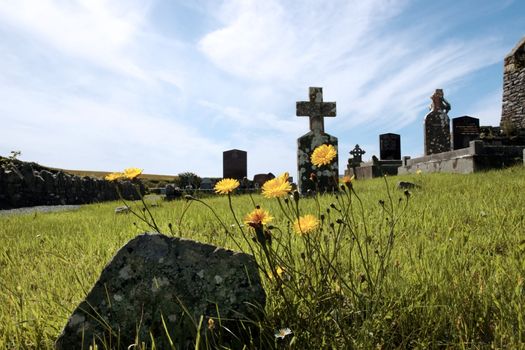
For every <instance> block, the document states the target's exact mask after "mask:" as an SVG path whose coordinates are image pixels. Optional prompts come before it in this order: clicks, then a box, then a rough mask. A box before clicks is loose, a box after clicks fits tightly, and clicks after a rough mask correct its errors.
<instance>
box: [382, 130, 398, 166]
mask: <svg viewBox="0 0 525 350" xmlns="http://www.w3.org/2000/svg"><path fill="white" fill-rule="evenodd" d="M379 159H381V160H401V136H400V135H398V134H392V133H388V134H381V135H379Z"/></svg>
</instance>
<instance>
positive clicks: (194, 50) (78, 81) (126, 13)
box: [0, 0, 525, 178]
mask: <svg viewBox="0 0 525 350" xmlns="http://www.w3.org/2000/svg"><path fill="white" fill-rule="evenodd" d="M524 13H525V1H523V0H514V1H513V0H498V1H493V0H440V1H428V0H366V1H363V0H355V1H354V0H341V1H339V0H330V1H327V0H253V1H252V0H224V1H219V0H191V1H190V0H188V1H183V0H111V1H109V0H108V1H105V0H16V1H15V0H3V1H0V67H1V69H0V155H1V156H8V155H9V154H10V152H11V151H14V150H17V151H21V152H22V155H21V156H20V159H22V160H26V161H33V162H37V163H39V164H42V165H46V166H51V167H58V168H65V169H77V170H80V169H81V170H98V171H119V170H122V169H124V168H128V167H139V168H143V169H144V172H145V173H150V174H166V175H176V174H178V173H181V172H186V171H190V172H194V173H196V174H198V175H199V176H201V177H221V176H222V152H223V151H226V150H230V149H241V150H244V151H247V152H248V177H250V178H251V177H253V175H254V174H259V173H268V172H272V173H274V174H280V173H282V172H284V171H288V172H289V173H290V175H292V176H294V177H295V176H296V173H297V160H296V157H297V156H296V154H297V149H296V147H297V138H299V137H300V136H302V135H303V134H305V133H307V132H308V131H309V127H308V125H309V123H308V118H305V117H296V111H295V106H296V101H304V100H307V99H308V88H309V87H310V86H318V87H322V88H323V94H324V100H325V101H329V102H332V101H335V102H336V103H337V116H336V117H335V118H326V119H325V131H326V132H328V133H329V134H331V135H334V136H336V137H338V139H339V169H340V173H342V172H343V169H344V167H345V166H346V162H347V159H348V157H349V153H348V152H349V151H350V150H351V149H352V148H353V147H354V146H355V145H356V144H359V145H360V146H361V147H362V148H363V149H364V150H365V151H366V154H365V155H364V157H363V158H364V159H365V160H367V159H370V158H371V157H372V155H379V134H382V133H388V132H392V133H398V134H400V135H401V152H402V155H408V156H412V157H416V156H420V155H422V154H423V121H424V117H425V115H426V113H428V106H429V104H430V98H429V97H430V96H431V95H432V93H433V92H434V90H435V89H436V88H442V89H444V92H445V98H446V99H447V100H448V101H449V102H450V104H451V106H452V109H451V111H450V112H449V116H450V117H451V118H454V117H459V116H463V115H470V116H473V117H477V118H480V123H481V125H499V120H500V117H501V96H502V80H503V59H504V57H505V55H506V54H507V53H509V52H510V51H511V50H512V48H513V47H514V46H515V45H516V44H517V43H518V41H519V40H520V39H521V38H522V37H523V36H524V35H525V16H523V14H524Z"/></svg>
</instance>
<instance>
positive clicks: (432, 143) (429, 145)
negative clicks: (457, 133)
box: [424, 89, 450, 155]
mask: <svg viewBox="0 0 525 350" xmlns="http://www.w3.org/2000/svg"><path fill="white" fill-rule="evenodd" d="M430 99H431V100H432V104H431V105H430V113H428V114H427V116H426V117H425V135H424V136H425V155H430V154H435V153H442V152H448V151H450V119H449V117H448V112H449V111H450V104H449V103H448V101H447V100H446V99H445V97H444V94H443V90H442V89H436V92H434V95H432V96H431V97H430Z"/></svg>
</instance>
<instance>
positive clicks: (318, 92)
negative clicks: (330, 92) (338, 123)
mask: <svg viewBox="0 0 525 350" xmlns="http://www.w3.org/2000/svg"><path fill="white" fill-rule="evenodd" d="M309 95H310V101H298V102H297V105H296V107H297V108H296V115H297V116H298V117H310V131H318V132H324V119H323V118H324V117H335V114H336V111H335V102H323V88H320V87H310V93H309Z"/></svg>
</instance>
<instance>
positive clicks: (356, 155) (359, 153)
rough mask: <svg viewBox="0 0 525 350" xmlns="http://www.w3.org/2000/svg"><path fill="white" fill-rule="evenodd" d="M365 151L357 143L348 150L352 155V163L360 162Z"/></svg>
mask: <svg viewBox="0 0 525 350" xmlns="http://www.w3.org/2000/svg"><path fill="white" fill-rule="evenodd" d="M365 153H366V152H365V151H364V150H363V149H362V148H361V147H359V145H355V147H354V149H353V150H351V151H350V154H351V155H352V156H353V157H354V159H353V160H354V163H361V157H362V156H363V154H365Z"/></svg>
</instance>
